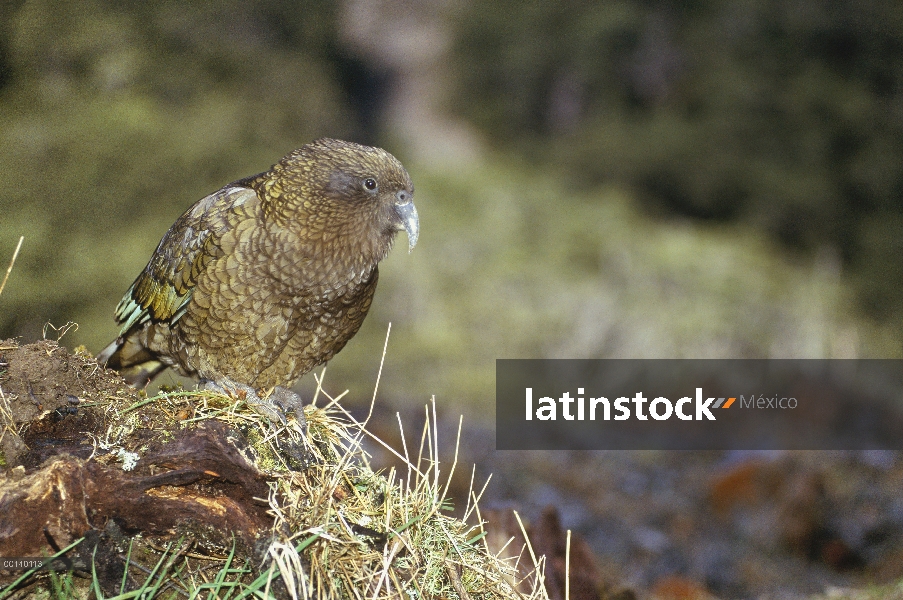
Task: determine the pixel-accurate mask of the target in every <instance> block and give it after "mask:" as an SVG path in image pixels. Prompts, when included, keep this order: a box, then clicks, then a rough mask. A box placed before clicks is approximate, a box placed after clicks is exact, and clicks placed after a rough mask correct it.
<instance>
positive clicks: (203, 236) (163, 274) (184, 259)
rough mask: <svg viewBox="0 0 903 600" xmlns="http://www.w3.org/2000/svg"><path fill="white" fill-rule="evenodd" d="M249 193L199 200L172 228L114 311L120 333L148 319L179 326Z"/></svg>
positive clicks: (232, 190) (231, 190)
mask: <svg viewBox="0 0 903 600" xmlns="http://www.w3.org/2000/svg"><path fill="white" fill-rule="evenodd" d="M256 194H257V193H256V192H255V191H254V190H252V189H250V188H247V187H244V186H241V185H236V184H230V185H227V186H226V187H224V188H222V189H221V190H218V191H216V192H214V193H212V194H210V195H209V196H206V197H205V198H203V199H201V200H200V201H198V202H197V203H195V204H194V206H192V207H191V208H190V209H188V210H187V211H186V212H185V213H184V214H183V215H182V216H181V217H179V219H178V220H177V221H176V222H175V223H174V224H173V226H172V227H170V229H169V231H167V232H166V235H164V236H163V239H162V240H160V244H159V245H158V246H157V250H156V251H155V252H154V254H153V256H151V259H150V261H149V262H148V263H147V266H146V267H145V268H144V270H143V271H142V272H141V274H140V275H138V278H137V279H136V280H135V282H134V283H133V284H132V286H131V287H130V288H129V290H128V291H127V292H126V293H125V296H123V298H122V300H121V301H120V302H119V306H117V307H116V321H117V322H118V323H121V324H122V333H123V334H124V333H125V332H126V331H128V330H129V329H131V328H133V327H135V326H137V325H141V324H143V323H145V322H147V321H149V320H153V321H156V322H160V321H169V322H171V323H175V322H176V321H177V320H178V319H179V318H180V317H181V316H182V315H183V314H184V313H185V309H186V308H187V305H188V302H189V300H191V293H192V290H193V288H194V286H195V284H196V283H197V280H198V277H199V276H200V274H201V272H203V270H204V268H205V267H206V266H207V264H208V263H209V262H210V261H211V260H213V259H215V258H217V257H218V256H221V255H222V251H221V249H220V247H219V237H220V234H221V232H222V231H223V230H224V228H225V227H227V226H228V215H229V213H230V212H232V211H233V210H234V208H235V207H236V206H238V205H240V204H244V203H245V202H246V201H248V200H250V199H252V198H253V199H256Z"/></svg>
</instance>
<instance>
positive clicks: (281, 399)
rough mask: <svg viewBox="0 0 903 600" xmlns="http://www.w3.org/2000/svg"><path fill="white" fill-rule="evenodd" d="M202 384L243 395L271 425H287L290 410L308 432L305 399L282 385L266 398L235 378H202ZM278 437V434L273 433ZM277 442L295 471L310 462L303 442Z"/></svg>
mask: <svg viewBox="0 0 903 600" xmlns="http://www.w3.org/2000/svg"><path fill="white" fill-rule="evenodd" d="M200 387H201V388H202V389H205V390H210V391H213V392H217V393H220V394H225V395H227V396H232V397H235V398H244V400H245V402H247V403H248V406H250V407H251V409H252V410H254V412H256V413H257V414H259V415H261V416H263V417H265V418H266V419H267V421H269V422H270V424H271V426H273V427H279V426H283V427H284V426H286V425H287V424H288V421H287V420H286V418H285V416H286V414H287V413H288V412H289V411H291V413H292V414H293V415H294V416H295V420H296V421H297V423H298V425H299V426H300V427H301V432H302V433H303V435H307V418H306V417H305V416H304V401H303V400H302V399H301V396H299V395H298V394H296V393H295V392H293V391H291V390H290V389H288V388H284V387H282V386H276V387H275V388H273V391H272V392H271V393H270V394H269V395H268V396H266V397H263V398H262V397H261V396H260V394H259V393H258V392H257V390H256V389H254V388H253V387H251V386H249V385H245V384H243V383H235V382H233V381H228V380H226V381H221V382H214V381H211V380H209V379H204V380H201V382H200ZM274 438H275V436H274ZM275 439H276V440H277V443H278V444H279V445H280V446H281V447H284V449H285V453H286V454H287V455H288V458H289V459H290V461H289V462H290V467H291V468H293V469H296V470H300V469H303V468H305V467H306V466H307V465H308V464H309V463H310V453H309V452H308V451H307V450H305V449H304V444H303V442H302V443H299V442H296V441H295V440H293V439H291V438H286V437H283V438H282V439H279V438H275Z"/></svg>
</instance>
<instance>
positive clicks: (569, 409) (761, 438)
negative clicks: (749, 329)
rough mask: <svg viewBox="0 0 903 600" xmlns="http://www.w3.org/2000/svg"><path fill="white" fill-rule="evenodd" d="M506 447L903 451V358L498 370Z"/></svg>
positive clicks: (508, 363)
mask: <svg viewBox="0 0 903 600" xmlns="http://www.w3.org/2000/svg"><path fill="white" fill-rule="evenodd" d="M496 447H497V448H498V449H499V450H557V449H560V450H580V449H585V450H782V449H784V450H880V449H883V450H903V360H879V359H862V360H751V359H750V360H746V359H737V360H729V359H723V360H721V359H719V360H689V359H673V360H667V359H662V360H627V359H610V360H508V359H500V360H497V361H496Z"/></svg>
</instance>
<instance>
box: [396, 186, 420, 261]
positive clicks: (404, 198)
mask: <svg viewBox="0 0 903 600" xmlns="http://www.w3.org/2000/svg"><path fill="white" fill-rule="evenodd" d="M395 198H396V202H395V212H396V213H398V216H399V217H400V218H401V225H402V227H403V228H404V230H405V231H406V232H407V234H408V253H410V252H411V250H413V249H414V246H416V245H417V237H418V236H419V235H420V218H419V217H418V216H417V208H416V207H415V206H414V197H413V195H412V194H411V193H410V192H407V191H404V190H402V191H400V192H398V193H397V194H395ZM402 227H399V229H401V228H402Z"/></svg>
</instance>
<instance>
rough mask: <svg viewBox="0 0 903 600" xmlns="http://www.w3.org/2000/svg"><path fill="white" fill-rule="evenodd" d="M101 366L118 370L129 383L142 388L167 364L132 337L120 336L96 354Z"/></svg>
mask: <svg viewBox="0 0 903 600" xmlns="http://www.w3.org/2000/svg"><path fill="white" fill-rule="evenodd" d="M97 362H98V363H100V365H101V366H104V367H107V368H108V369H113V370H114V371H119V374H120V375H122V378H123V379H125V380H126V381H127V382H128V383H129V384H130V385H133V386H135V387H137V388H143V387H144V386H146V385H147V384H148V383H150V380H151V379H153V378H154V377H156V376H157V375H159V374H160V372H161V371H163V370H164V369H165V368H166V367H167V366H168V365H165V364H163V363H162V362H161V361H160V360H159V358H158V357H157V355H156V354H154V353H153V352H151V351H150V350H148V349H147V348H145V347H144V346H143V345H141V344H140V343H138V342H137V341H136V340H135V339H134V338H132V337H124V336H120V337H118V338H116V339H115V340H113V342H112V343H110V344H109V345H108V346H107V347H106V348H104V349H103V350H101V351H100V354H98V355H97Z"/></svg>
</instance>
